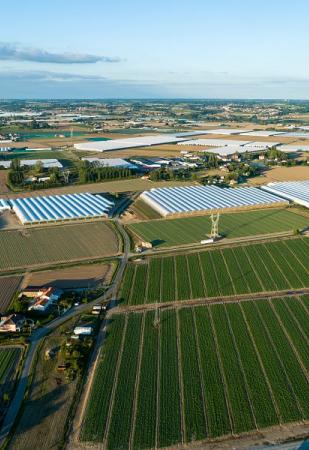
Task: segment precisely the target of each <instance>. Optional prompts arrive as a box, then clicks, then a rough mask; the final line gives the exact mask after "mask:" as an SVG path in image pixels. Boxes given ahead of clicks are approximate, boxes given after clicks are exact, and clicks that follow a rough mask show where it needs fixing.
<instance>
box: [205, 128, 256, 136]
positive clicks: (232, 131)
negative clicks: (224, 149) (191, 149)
mask: <svg viewBox="0 0 309 450" xmlns="http://www.w3.org/2000/svg"><path fill="white" fill-rule="evenodd" d="M245 131H248V130H246V129H241V128H216V129H214V130H207V131H206V133H205V134H229V135H231V134H240V133H244V132H245Z"/></svg>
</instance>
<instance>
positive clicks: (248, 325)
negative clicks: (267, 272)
mask: <svg viewBox="0 0 309 450" xmlns="http://www.w3.org/2000/svg"><path fill="white" fill-rule="evenodd" d="M308 307H309V303H308V297H304V298H302V299H301V298H293V299H291V298H280V299H274V300H259V301H257V302H253V301H246V302H241V303H239V304H236V303H234V304H228V305H212V306H209V307H195V308H180V309H179V310H165V311H161V312H158V313H156V312H155V311H148V312H144V313H141V314H138V313H131V314H129V315H126V316H124V315H118V316H115V317H113V320H111V321H110V325H109V329H108V333H107V338H106V340H105V343H104V345H103V348H102V352H101V354H100V359H99V362H98V365H97V368H96V372H95V375H94V380H93V384H92V388H91V392H90V396H89V399H88V403H87V406H86V410H85V415H84V420H83V423H82V427H81V434H80V440H81V441H83V442H88V443H90V442H92V443H97V444H96V445H98V443H100V448H101V446H102V448H105V449H107V450H112V449H116V448H117V449H126V448H133V449H147V448H163V447H164V448H166V447H168V446H171V445H180V446H181V447H183V445H184V444H186V443H190V442H194V441H202V440H204V439H205V440H207V439H213V438H219V437H221V436H223V437H227V436H230V435H232V434H233V435H237V434H239V433H243V432H246V431H255V430H256V429H259V430H261V429H263V428H265V427H268V426H273V425H278V424H284V423H287V422H302V421H303V420H307V419H308V418H309V386H308V382H307V378H306V377H307V370H308V368H309V367H308V361H309V359H308V345H307V338H308ZM128 374H129V376H128Z"/></svg>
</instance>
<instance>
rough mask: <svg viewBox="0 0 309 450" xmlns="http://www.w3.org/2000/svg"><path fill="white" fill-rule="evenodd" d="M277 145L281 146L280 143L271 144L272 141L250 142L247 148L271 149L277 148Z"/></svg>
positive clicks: (246, 145)
mask: <svg viewBox="0 0 309 450" xmlns="http://www.w3.org/2000/svg"><path fill="white" fill-rule="evenodd" d="M277 145H280V142H271V141H268V142H266V141H254V142H249V143H248V144H245V147H255V148H261V149H263V148H271V147H276V146H277Z"/></svg>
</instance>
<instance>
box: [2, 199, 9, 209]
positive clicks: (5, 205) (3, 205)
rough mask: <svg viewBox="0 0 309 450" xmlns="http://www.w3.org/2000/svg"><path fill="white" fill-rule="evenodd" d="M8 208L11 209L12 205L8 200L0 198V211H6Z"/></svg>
mask: <svg viewBox="0 0 309 450" xmlns="http://www.w3.org/2000/svg"><path fill="white" fill-rule="evenodd" d="M6 209H10V205H9V204H8V202H7V201H6V200H3V199H1V198H0V211H5V210H6Z"/></svg>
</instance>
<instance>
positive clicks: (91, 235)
mask: <svg viewBox="0 0 309 450" xmlns="http://www.w3.org/2000/svg"><path fill="white" fill-rule="evenodd" d="M0 249H1V252H0V271H5V270H12V269H16V268H24V267H29V266H36V265H40V264H48V263H61V262H69V261H78V260H82V259H91V258H99V257H104V256H111V255H115V254H116V253H118V239H117V236H116V234H115V232H114V231H113V229H112V227H111V226H109V225H108V224H107V222H105V221H102V222H92V223H90V222H89V223H80V224H72V225H71V224H68V225H58V226H49V227H45V228H33V229H29V228H27V229H24V230H22V231H17V230H14V231H1V232H0Z"/></svg>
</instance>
